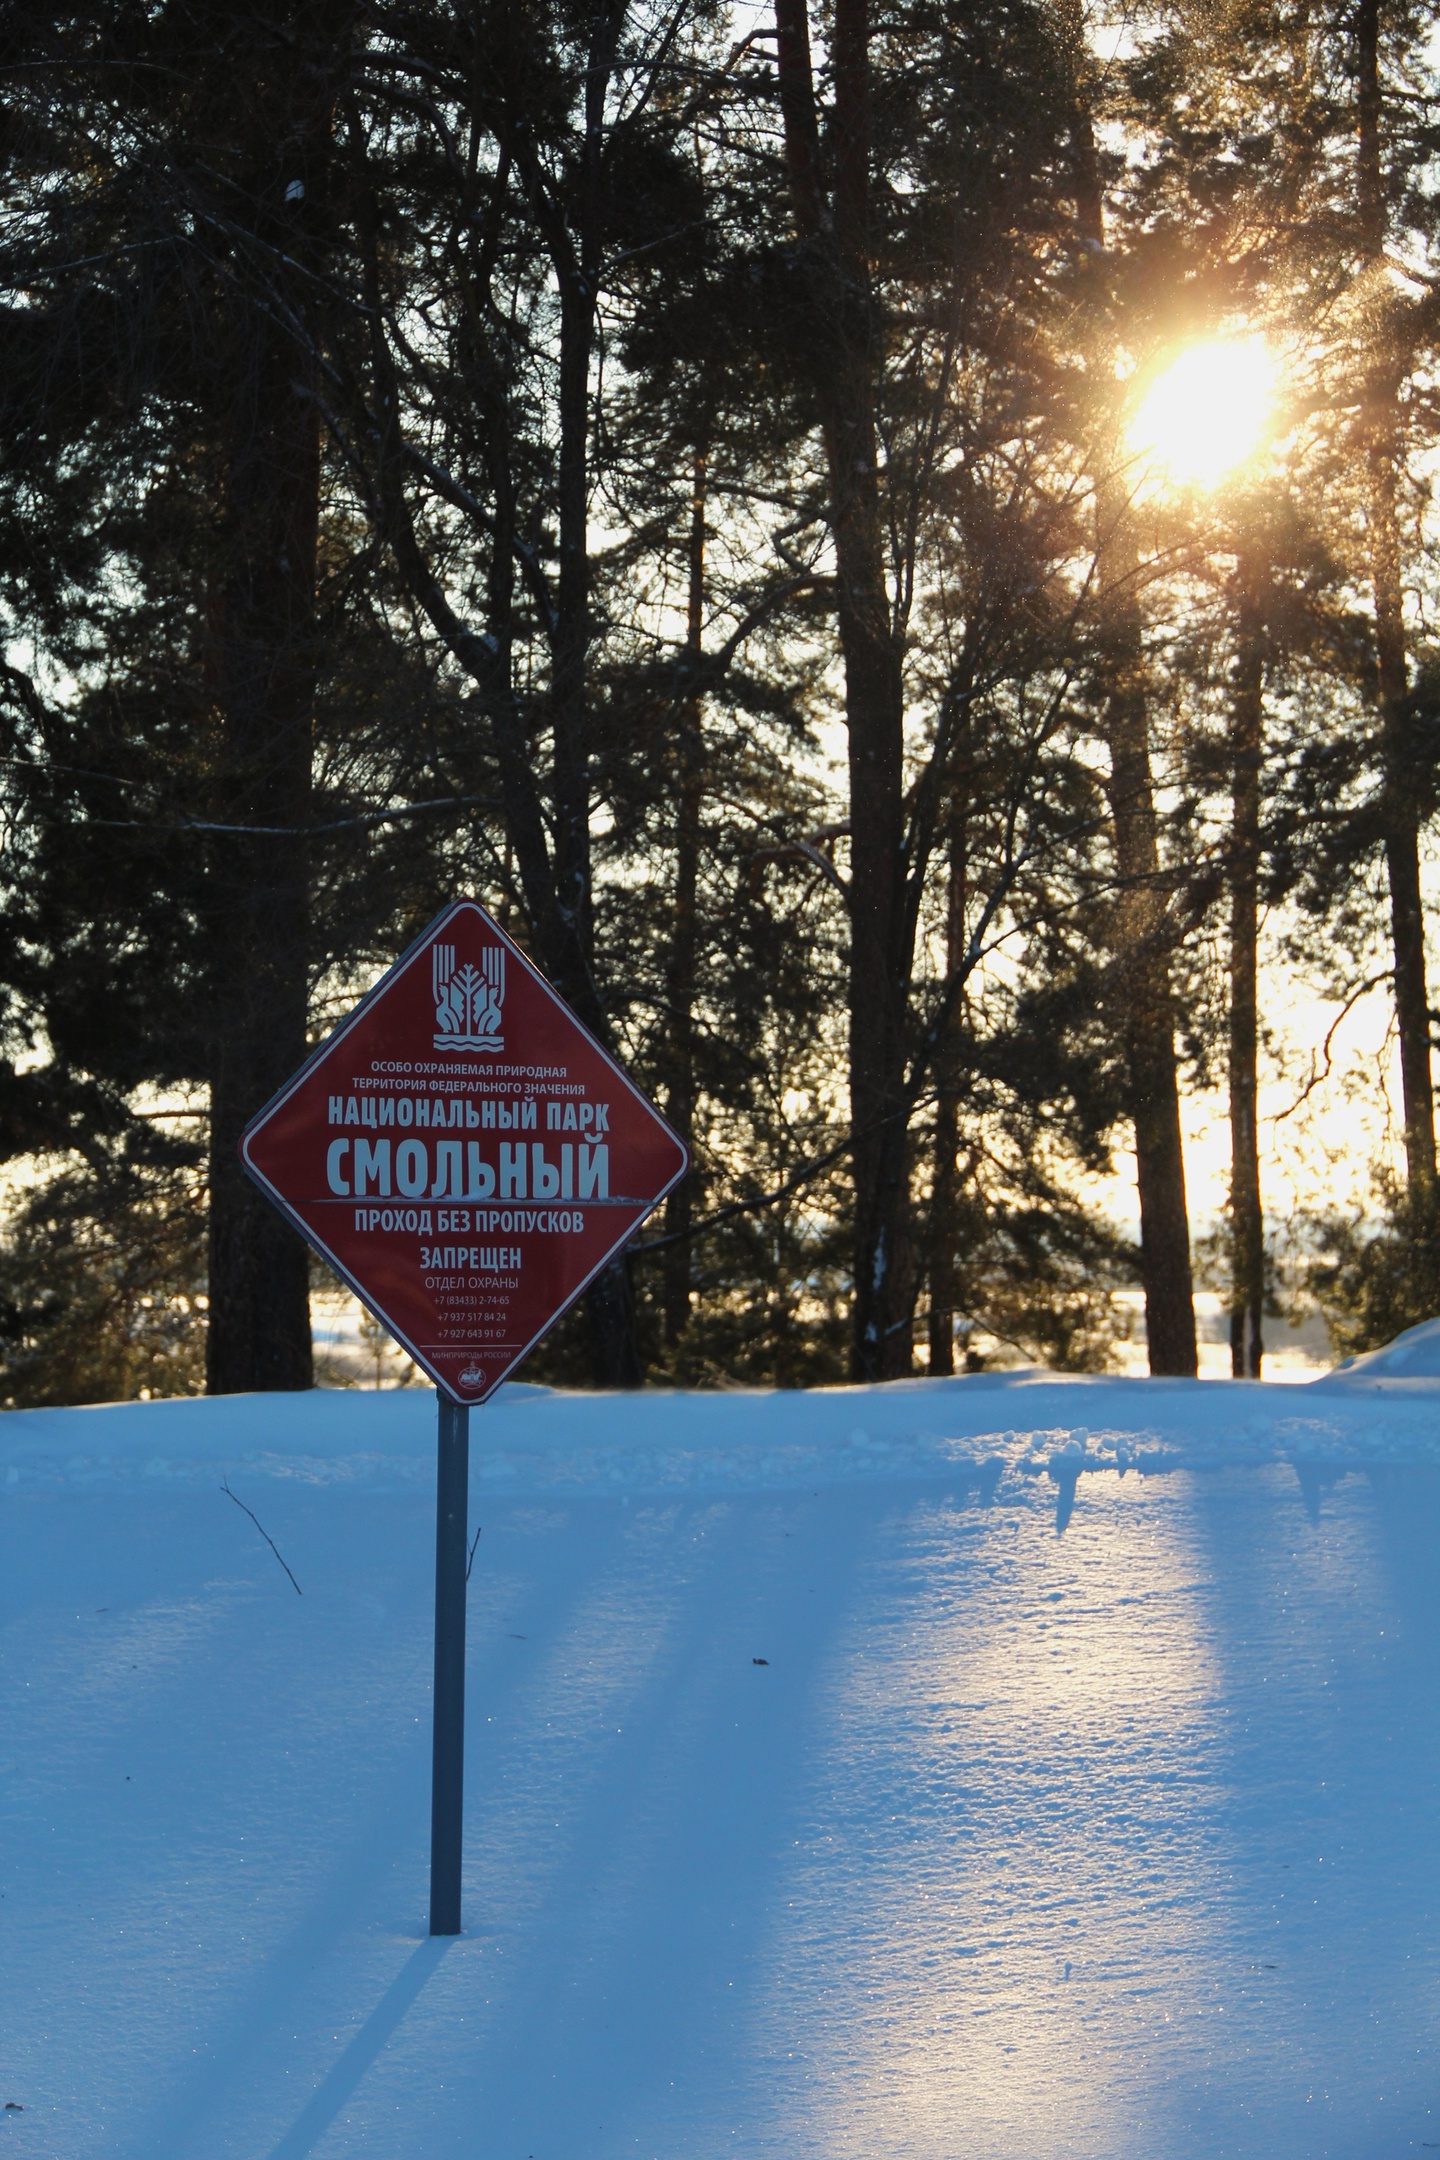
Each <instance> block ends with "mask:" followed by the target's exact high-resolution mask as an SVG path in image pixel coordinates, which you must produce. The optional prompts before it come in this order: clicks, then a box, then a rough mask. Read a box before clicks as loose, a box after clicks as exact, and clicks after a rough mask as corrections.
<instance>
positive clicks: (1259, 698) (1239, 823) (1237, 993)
mask: <svg viewBox="0 0 1440 2160" xmlns="http://www.w3.org/2000/svg"><path fill="white" fill-rule="evenodd" d="M1237 629H1238V652H1237V655H1236V663H1235V677H1234V698H1233V703H1232V707H1231V737H1230V749H1231V823H1230V1045H1229V1048H1230V1237H1231V1249H1232V1260H1231V1283H1230V1370H1231V1372H1232V1373H1233V1375H1234V1377H1235V1378H1236V1379H1237V1380H1258V1379H1259V1378H1260V1372H1261V1363H1262V1360H1263V1358H1264V1352H1265V1345H1264V1337H1263V1334H1262V1324H1263V1320H1264V1306H1265V1217H1264V1211H1263V1209H1262V1206H1261V1200H1260V1135H1259V1123H1258V1116H1257V1103H1258V1091H1259V1071H1258V1060H1259V1000H1258V969H1257V944H1258V936H1259V883H1260V785H1261V771H1262V761H1263V756H1264V692H1265V662H1264V648H1263V642H1262V640H1263V635H1264V624H1263V602H1262V599H1261V596H1260V594H1259V593H1258V591H1257V590H1256V578H1255V574H1254V572H1253V569H1251V568H1250V567H1249V566H1247V565H1246V564H1245V563H1244V562H1243V561H1242V563H1241V576H1240V607H1239V618H1238V624H1237Z"/></svg>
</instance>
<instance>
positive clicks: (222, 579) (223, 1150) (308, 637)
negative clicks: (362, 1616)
mask: <svg viewBox="0 0 1440 2160" xmlns="http://www.w3.org/2000/svg"><path fill="white" fill-rule="evenodd" d="M300 12H304V14H305V19H304V21H303V22H302V21H300V19H299V13H297V21H296V22H295V23H294V24H291V25H288V26H281V30H277V31H275V32H273V33H267V32H266V31H264V30H261V31H260V32H259V33H258V34H257V36H256V38H255V42H254V44H253V45H252V46H251V48H250V52H251V54H252V55H253V58H254V62H255V75H254V78H253V80H252V81H251V82H247V83H245V84H243V85H241V86H240V89H239V92H238V95H239V96H240V98H242V99H243V100H245V101H246V102H245V104H244V105H242V113H243V120H244V123H245V131H244V134H243V136H242V138H241V145H240V148H241V156H242V158H243V161H244V165H245V168H246V170H245V174H244V181H243V185H242V193H243V198H244V199H245V200H247V201H248V202H249V203H250V204H251V205H253V225H252V228H251V230H250V231H249V232H247V233H244V234H243V235H242V236H241V239H240V241H239V242H238V244H237V251H238V255H239V258H240V259H239V261H238V263H237V267H236V274H235V277H234V281H233V291H234V295H235V297H234V300H233V303H232V307H231V310H230V315H229V321H228V324H227V328H228V330H229V332H230V336H229V343H228V351H227V353H226V354H225V356H224V362H223V367H224V373H223V393H222V394H223V398H224V406H225V410H224V417H223V422H222V441H223V446H224V461H225V478H224V494H223V503H222V506H221V512H222V534H221V549H222V558H221V559H222V565H223V567H222V569H221V572H220V576H219V579H218V582H217V589H216V594H215V600H214V604H213V607H212V623H211V662H210V667H211V680H212V686H213V692H214V697H215V703H216V707H217V711H218V716H219V737H220V748H219V760H218V773H217V787H216V813H215V814H216V820H217V822H219V823H224V824H230V825H236V826H250V827H255V828H270V829H269V830H253V831H250V832H244V833H221V834H217V835H216V836H215V840H214V853H213V857H212V878H211V906H212V918H211V920H212V952H213V957H214V975H213V987H212V993H211V998H212V1013H213V1024H212V1037H211V1040H212V1056H211V1072H210V1230H209V1301H210V1308H209V1329H208V1338H207V1348H206V1385H207V1387H208V1389H209V1391H210V1392H211V1393H212V1394H229V1393H234V1392H239V1391H244V1390H250V1389H274V1388H304V1387H309V1386H310V1385H311V1384H312V1382H313V1377H314V1375H313V1365H312V1358H311V1341H310V1303H309V1258H308V1254H307V1252H306V1249H305V1246H304V1245H303V1243H302V1242H301V1240H300V1239H299V1238H298V1237H297V1236H296V1234H295V1232H294V1231H292V1230H291V1229H290V1228H289V1227H288V1226H287V1225H286V1224H285V1222H284V1221H283V1220H282V1219H281V1217H280V1216H279V1215H278V1214H277V1213H276V1211H275V1209H274V1208H273V1207H272V1206H271V1204H270V1203H269V1201H268V1200H266V1199H264V1198H262V1196H261V1194H260V1193H259V1191H258V1190H257V1189H256V1187H255V1186H253V1185H252V1184H251V1182H250V1180H249V1179H248V1178H247V1177H246V1175H245V1173H244V1171H243V1170H242V1169H241V1166H240V1159H239V1141H240V1135H241V1133H242V1131H243V1129H244V1127H245V1125H246V1124H247V1123H248V1121H249V1120H250V1118H252V1117H253V1116H254V1114H255V1113H256V1111H257V1110H259V1109H260V1108H261V1107H262V1106H263V1105H264V1104H265V1102H266V1101H267V1100H268V1099H269V1097H270V1096H271V1095H272V1094H274V1093H275V1092H276V1090H277V1089H278V1088H279V1087H280V1086H281V1085H282V1084H283V1083H284V1081H285V1080H287V1079H288V1078H289V1077H290V1075H291V1074H292V1073H293V1072H294V1071H295V1069H296V1067H297V1066H298V1065H299V1064H300V1063H301V1061H302V1060H303V1058H304V1056H305V1050H306V1020H307V1010H308V996H309V964H310V950H309V947H310V906H309V885H310V863H309V851H308V841H307V829H308V826H309V823H310V815H311V807H310V806H311V757H312V726H313V708H314V693H315V672H314V671H315V658H314V641H315V580H316V538H317V529H318V516H319V491H320V427H319V416H318V408H317V404H316V399H315V396H314V346H313V341H312V338H311V335H310V333H309V330H308V327H307V323H308V316H309V309H310V286H309V283H308V279H307V276H306V274H305V273H306V267H307V265H308V266H309V267H310V268H313V255H314V248H315V241H314V238H313V235H314V234H315V232H316V230H317V225H316V210H317V205H318V203H320V202H321V201H323V197H324V192H325V179H326V167H327V163H328V157H329V143H330V116H331V108H332V104H333V98H334V92H335V83H336V69H337V65H338V59H339V54H340V52H341V49H342V46H341V33H342V28H343V21H344V14H343V11H341V12H337V11H335V10H324V9H321V10H311V11H300ZM292 30H293V31H294V32H296V35H294V36H292V35H291V34H290V32H291V31H292ZM282 32H283V34H282ZM301 33H304V34H301Z"/></svg>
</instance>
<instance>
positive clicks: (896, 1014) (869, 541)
mask: <svg viewBox="0 0 1440 2160" xmlns="http://www.w3.org/2000/svg"><path fill="white" fill-rule="evenodd" d="M775 24H776V33H777V40H778V62H779V87H780V104H781V113H782V118H783V122H784V129H785V147H786V157H787V162H788V167H789V173H790V194H791V205H792V210H793V213H794V218H795V225H796V229H797V232H798V235H799V240H800V247H801V251H802V255H803V260H804V265H805V268H806V270H807V271H808V274H809V278H810V281H811V287H812V291H813V294H814V309H813V324H814V344H813V364H814V371H815V384H816V391H817V399H818V405H819V410H820V420H821V433H822V437H823V441H824V449H825V459H826V469H827V472H828V476H829V484H830V527H831V538H832V542H833V545H834V550H835V571H836V588H837V613H838V617H839V629H840V647H841V654H842V657H843V661H844V668H845V719H846V730H847V739H848V764H849V808H850V883H849V909H850V977H849V1019H850V1039H849V1080H850V1120H851V1130H852V1134H853V1155H852V1161H853V1173H854V1187H855V1243H854V1297H853V1306H852V1335H851V1371H852V1374H853V1377H854V1378H855V1379H857V1380H882V1379H888V1378H891V1377H893V1376H894V1375H896V1374H897V1373H905V1372H908V1371H909V1370H910V1364H911V1342H910V1330H911V1313H912V1309H913V1297H914V1269H913V1264H912V1256H911V1254H910V1239H909V1170H910V1143H909V1129H908V1128H909V1106H908V1103H907V1100H906V1088H905V1080H906V1073H905V1052H906V1020H907V1010H908V989H909V978H910V954H909V951H908V949H907V924H906V910H905V860H904V809H903V762H904V683H903V638H902V637H901V635H900V634H899V632H898V631H897V629H896V627H895V624H894V621H893V618H892V610H891V604H890V595H889V590H888V587H887V582H886V575H885V548H884V531H883V521H882V516H881V501H880V475H879V455H878V443H877V430H876V403H875V395H876V371H877V367H878V355H877V345H876V331H875V322H874V312H873V305H872V297H871V286H870V264H869V239H868V197H869V174H870V155H871V134H870V102H869V93H870V80H869V43H870V24H869V15H868V9H867V0H837V5H836V7H835V11H834V23H833V45H832V51H833V56H834V62H835V107H834V126H833V142H834V172H833V176H832V184H831V186H830V188H829V190H828V193H827V189H826V186H825V176H824V174H823V171H822V164H821V152H820V134H819V125H818V119H817V114H816V103H815V90H814V75H813V69H812V64H811V56H810V30H809V19H808V15H807V11H806V0H776V6H775Z"/></svg>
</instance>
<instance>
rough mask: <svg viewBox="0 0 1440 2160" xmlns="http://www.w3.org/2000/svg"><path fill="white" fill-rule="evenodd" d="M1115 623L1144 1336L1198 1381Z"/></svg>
mask: <svg viewBox="0 0 1440 2160" xmlns="http://www.w3.org/2000/svg"><path fill="white" fill-rule="evenodd" d="M1120 617H1121V619H1120V623H1119V633H1120V634H1119V638H1118V639H1117V640H1116V641H1115V643H1119V644H1122V645H1123V646H1124V647H1126V648H1128V651H1127V652H1126V653H1125V654H1124V656H1123V657H1122V655H1121V654H1119V653H1117V652H1116V650H1115V643H1112V646H1111V654H1110V677H1109V686H1108V696H1107V698H1106V704H1105V716H1104V717H1105V737H1106V742H1107V744H1108V746H1109V750H1110V809H1111V816H1112V819H1113V821H1114V828H1115V867H1116V873H1117V876H1118V880H1119V885H1120V893H1119V898H1118V900H1117V903H1116V910H1115V918H1116V984H1117V989H1118V994H1119V1001H1120V1006H1121V1016H1122V1017H1121V1026H1122V1030H1123V1035H1124V1042H1125V1053H1126V1062H1127V1065H1128V1068H1129V1095H1130V1114H1131V1117H1132V1118H1133V1120H1134V1124H1135V1167H1136V1183H1137V1185H1138V1188H1139V1198H1140V1259H1141V1269H1142V1272H1143V1275H1144V1285H1145V1334H1146V1341H1147V1344H1148V1347H1149V1358H1150V1370H1151V1372H1152V1373H1178V1374H1193V1373H1194V1372H1195V1371H1196V1370H1197V1367H1198V1352H1197V1349H1196V1341H1195V1299H1194V1284H1193V1281H1192V1278H1191V1272H1190V1216H1189V1209H1188V1206H1187V1203H1186V1197H1185V1152H1184V1146H1183V1143H1182V1140H1181V1136H1180V1088H1179V1079H1178V1074H1177V1070H1176V1061H1175V1024H1174V1017H1173V1014H1172V1011H1171V996H1170V966H1169V954H1168V952H1167V950H1166V947H1165V944H1164V941H1163V934H1162V929H1161V922H1160V917H1161V912H1162V907H1163V899H1162V892H1161V870H1160V847H1159V834H1158V820H1157V817H1156V813H1155V785H1154V778H1153V775H1152V773H1151V769H1150V742H1149V713H1148V710H1147V703H1146V695H1145V684H1144V679H1143V675H1142V673H1141V669H1142V665H1143V663H1142V656H1141V652H1140V623H1139V609H1138V607H1133V608H1132V603H1131V602H1130V601H1128V600H1126V599H1125V598H1124V597H1123V596H1122V597H1121V600H1120Z"/></svg>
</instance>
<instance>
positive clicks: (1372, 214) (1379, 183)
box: [1354, 0, 1435, 1205]
mask: <svg viewBox="0 0 1440 2160" xmlns="http://www.w3.org/2000/svg"><path fill="white" fill-rule="evenodd" d="M1354 23H1355V73H1356V85H1355V87H1356V122H1357V137H1358V140H1357V156H1356V163H1357V168H1358V171H1357V181H1358V188H1357V192H1358V208H1359V214H1360V217H1359V221H1360V229H1361V245H1362V249H1363V253H1364V259H1365V262H1366V265H1367V267H1368V268H1369V269H1370V271H1371V272H1372V274H1373V275H1375V276H1376V277H1377V278H1378V277H1379V276H1380V275H1381V266H1382V264H1383V261H1384V253H1385V240H1386V224H1387V218H1386V205H1385V172H1384V148H1383V142H1382V133H1383V125H1384V94H1383V88H1382V84H1381V78H1380V29H1381V16H1380V0H1360V4H1359V6H1358V7H1357V9H1356V12H1355V17H1354ZM1400 369H1401V361H1400V358H1399V356H1398V355H1397V354H1396V353H1395V352H1394V351H1393V350H1391V349H1389V348H1388V346H1387V344H1386V340H1385V323H1384V314H1383V311H1382V320H1381V332H1380V337H1379V340H1378V342H1377V349H1376V350H1375V351H1374V352H1373V354H1372V355H1371V358H1370V362H1369V365H1368V367H1367V369H1366V372H1365V411H1364V415H1363V430H1364V451H1365V467H1366V484H1367V493H1368V511H1369V526H1370V578H1371V585H1372V589H1373V593H1374V605H1375V691H1376V701H1377V704H1378V707H1379V714H1380V748H1381V761H1382V814H1383V823H1384V833H1385V868H1386V873H1387V877H1388V881H1389V886H1390V938H1391V948H1392V953H1393V958H1394V971H1395V972H1394V981H1395V1024H1396V1032H1397V1034H1398V1035H1399V1038H1400V1085H1401V1094H1402V1100H1403V1104H1404V1115H1405V1166H1406V1179H1407V1185H1408V1190H1409V1195H1410V1198H1411V1200H1412V1202H1415V1203H1417V1204H1424V1205H1428V1204H1429V1202H1430V1201H1431V1200H1432V1199H1433V1196H1434V1191H1435V1098H1434V1085H1433V1078H1432V1073H1431V1063H1430V999H1429V994H1428V991H1427V987H1426V965H1425V919H1424V910H1423V907H1422V903H1421V895H1420V826H1419V819H1418V816H1417V812H1416V804H1415V788H1414V783H1413V777H1412V756H1411V744H1410V740H1409V736H1410V722H1409V712H1408V702H1407V700H1408V692H1409V669H1408V664H1407V655H1406V641H1405V616H1404V600H1403V566H1402V557H1401V546H1400V522H1399V515H1398V493H1399V479H1400V456H1401V453H1400V396H1399V391H1400Z"/></svg>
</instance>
